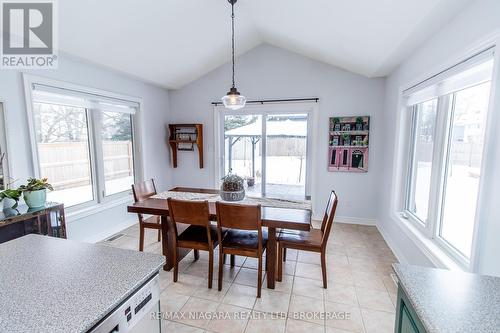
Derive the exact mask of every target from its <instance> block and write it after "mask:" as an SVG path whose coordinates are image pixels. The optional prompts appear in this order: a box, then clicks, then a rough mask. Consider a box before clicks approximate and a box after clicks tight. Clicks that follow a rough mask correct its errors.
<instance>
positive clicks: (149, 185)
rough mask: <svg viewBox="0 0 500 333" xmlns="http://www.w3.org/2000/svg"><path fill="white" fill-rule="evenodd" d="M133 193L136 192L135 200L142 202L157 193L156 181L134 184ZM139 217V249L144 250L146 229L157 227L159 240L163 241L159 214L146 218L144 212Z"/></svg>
mask: <svg viewBox="0 0 500 333" xmlns="http://www.w3.org/2000/svg"><path fill="white" fill-rule="evenodd" d="M132 193H133V194H134V201H135V202H140V201H144V200H146V199H148V198H149V197H151V196H153V195H155V194H156V186H155V181H154V180H153V179H150V180H145V181H143V182H140V183H137V184H132ZM137 216H138V217H139V251H143V250H144V229H157V230H158V242H159V241H161V219H160V217H159V216H155V215H153V216H150V217H148V218H146V219H144V216H143V215H142V214H137Z"/></svg>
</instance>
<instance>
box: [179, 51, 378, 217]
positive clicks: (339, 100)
mask: <svg viewBox="0 0 500 333" xmlns="http://www.w3.org/2000/svg"><path fill="white" fill-rule="evenodd" d="M230 69H231V67H230V65H229V64H225V65H223V66H221V67H219V68H217V69H216V70H214V71H212V72H210V73H209V74H207V75H205V76H203V77H202V78H200V79H199V80H197V81H195V82H193V83H191V84H189V85H187V86H185V87H183V88H181V89H179V90H175V91H171V92H170V103H171V104H170V109H171V113H172V121H174V122H188V123H191V122H197V123H198V122H199V123H202V124H203V125H204V135H205V147H204V148H205V168H204V169H202V170H200V169H199V168H198V162H197V154H194V153H192V152H181V153H180V154H179V161H178V163H179V164H178V168H177V169H174V171H173V183H174V185H183V186H196V187H198V186H201V187H213V184H214V169H213V168H214V166H215V160H214V133H213V131H214V116H213V113H214V112H213V107H212V105H211V104H210V103H211V102H214V101H219V100H220V98H221V96H222V95H224V94H225V93H226V92H227V91H228V89H229V87H230V77H231V73H230ZM236 71H237V72H236V75H237V77H236V78H237V87H238V89H239V90H240V91H241V92H242V94H244V95H245V96H246V97H247V98H248V99H249V100H255V99H275V98H300V97H319V98H320V104H319V117H318V118H319V119H318V120H319V129H318V132H317V133H318V135H317V142H314V143H313V144H315V145H316V146H317V147H316V149H317V161H316V162H317V163H316V165H317V167H316V170H314V172H315V175H316V180H317V181H316V183H317V187H316V188H317V191H316V193H312V195H313V198H314V199H316V200H314V202H315V207H314V209H315V213H316V214H318V213H319V214H322V211H323V209H324V204H325V202H326V199H327V195H328V193H329V191H331V190H332V189H335V190H336V191H337V192H338V194H339V197H340V204H339V208H338V215H339V216H342V217H344V218H345V217H348V218H354V220H355V219H360V220H357V221H358V222H373V221H374V220H375V218H376V214H377V205H378V200H379V197H380V191H379V189H378V188H377V186H378V184H379V183H378V175H379V173H380V171H381V164H382V158H381V152H382V150H383V149H384V147H383V144H384V143H383V142H382V137H383V133H382V130H381V128H382V126H381V125H382V124H381V113H382V107H383V99H384V80H383V79H367V78H365V77H362V76H359V75H356V74H353V73H350V72H347V71H344V70H341V69H338V68H335V67H332V66H330V65H326V64H323V63H320V62H317V61H314V60H311V59H308V58H305V57H303V56H300V55H297V54H294V53H290V52H288V51H285V50H282V49H280V48H276V47H273V46H270V45H265V44H264V45H260V46H258V47H256V48H255V49H253V50H251V51H249V52H248V53H246V54H244V55H243V56H241V57H239V58H238V59H237V64H236ZM349 115H370V116H371V125H372V126H371V134H370V135H371V137H370V156H369V171H368V173H366V174H357V173H334V172H328V171H327V160H328V158H327V152H328V148H327V144H328V118H329V117H331V116H349Z"/></svg>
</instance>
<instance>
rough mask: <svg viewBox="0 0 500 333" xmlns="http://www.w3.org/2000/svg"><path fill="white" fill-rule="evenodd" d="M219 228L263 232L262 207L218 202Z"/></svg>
mask: <svg viewBox="0 0 500 333" xmlns="http://www.w3.org/2000/svg"><path fill="white" fill-rule="evenodd" d="M215 205H216V208H217V226H218V227H220V228H232V229H240V230H259V231H260V230H261V229H262V220H261V216H260V214H261V206H260V205H241V204H228V203H222V202H219V201H217V202H216V203H215Z"/></svg>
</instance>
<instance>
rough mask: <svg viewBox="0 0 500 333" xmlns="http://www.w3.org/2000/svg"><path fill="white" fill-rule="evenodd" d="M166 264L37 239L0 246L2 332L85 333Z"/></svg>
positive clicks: (125, 252) (142, 255)
mask: <svg viewBox="0 0 500 333" xmlns="http://www.w3.org/2000/svg"><path fill="white" fill-rule="evenodd" d="M164 262H165V258H164V257H163V256H160V255H156V254H151V253H143V252H136V251H130V250H122V249H116V248H112V247H109V246H106V245H96V244H87V243H80V242H76V241H71V240H65V239H59V238H52V237H47V236H40V235H27V236H24V237H21V238H17V239H14V240H12V241H9V242H6V243H3V244H0V265H1V266H0V270H1V274H0V332H11V333H14V332H23V333H24V332H86V331H88V330H89V329H91V328H92V327H93V326H94V325H95V324H96V323H98V322H99V321H100V320H101V319H102V318H104V317H105V316H106V315H107V314H108V313H109V312H110V311H111V310H113V309H114V308H115V307H116V306H117V305H118V304H120V303H121V302H122V301H123V300H125V299H126V298H127V297H128V296H129V295H130V294H132V293H133V292H134V291H135V290H136V289H137V288H139V287H140V286H141V285H142V284H143V283H144V282H146V281H147V280H148V279H149V278H150V277H151V276H153V275H154V274H155V273H156V272H157V271H158V270H159V269H160V268H161V267H162V265H163V264H164Z"/></svg>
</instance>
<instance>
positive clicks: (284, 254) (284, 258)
mask: <svg viewBox="0 0 500 333" xmlns="http://www.w3.org/2000/svg"><path fill="white" fill-rule="evenodd" d="M278 258H280V257H278ZM283 261H286V247H285V248H284V249H283Z"/></svg>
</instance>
